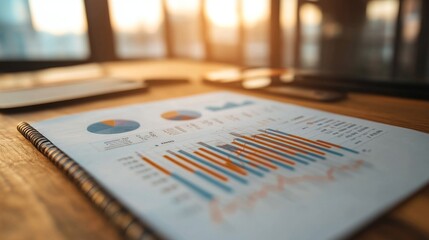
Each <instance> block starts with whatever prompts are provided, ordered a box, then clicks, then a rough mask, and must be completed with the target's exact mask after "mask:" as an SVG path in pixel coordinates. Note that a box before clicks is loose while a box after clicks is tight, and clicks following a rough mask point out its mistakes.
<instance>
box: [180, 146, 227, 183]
mask: <svg viewBox="0 0 429 240" xmlns="http://www.w3.org/2000/svg"><path fill="white" fill-rule="evenodd" d="M172 154H173V155H174V156H176V157H178V158H180V159H182V160H183V161H185V162H187V163H189V164H191V165H192V166H194V167H197V168H199V169H201V170H203V171H204V172H206V173H208V174H211V175H212V176H213V177H216V178H218V179H220V180H222V181H224V182H227V181H228V178H226V177H224V176H222V175H220V174H218V173H216V172H214V171H212V170H210V169H208V168H206V167H203V166H201V165H198V164H196V163H194V162H193V161H191V160H189V159H187V158H185V157H183V156H180V155H179V154H176V153H172Z"/></svg>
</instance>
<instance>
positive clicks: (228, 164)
mask: <svg viewBox="0 0 429 240" xmlns="http://www.w3.org/2000/svg"><path fill="white" fill-rule="evenodd" d="M194 153H195V154H196V155H198V156H200V157H201V158H204V159H205V160H207V161H210V162H212V163H214V164H217V165H219V166H221V167H224V168H227V169H228V170H231V171H234V172H236V173H238V174H241V175H244V176H246V175H247V173H246V171H244V170H243V169H241V168H239V167H236V166H235V165H234V164H232V163H230V162H226V163H220V162H218V161H216V160H214V159H213V158H211V157H209V156H207V155H205V154H202V153H200V152H198V151H195V152H194Z"/></svg>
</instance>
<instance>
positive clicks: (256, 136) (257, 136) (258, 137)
mask: <svg viewBox="0 0 429 240" xmlns="http://www.w3.org/2000/svg"><path fill="white" fill-rule="evenodd" d="M259 135H262V134H258V135H253V136H252V137H254V138H257V139H259V140H263V141H264V140H265V141H267V140H266V139H264V138H263V137H261V136H259ZM268 140H270V139H268ZM271 140H272V139H271ZM269 143H270V144H276V145H279V146H282V147H285V148H288V149H291V151H295V152H299V153H304V154H305V153H306V152H304V151H303V150H300V149H293V148H291V147H290V146H283V145H281V144H279V143H277V142H274V143H272V142H269ZM295 154H296V153H295Z"/></svg>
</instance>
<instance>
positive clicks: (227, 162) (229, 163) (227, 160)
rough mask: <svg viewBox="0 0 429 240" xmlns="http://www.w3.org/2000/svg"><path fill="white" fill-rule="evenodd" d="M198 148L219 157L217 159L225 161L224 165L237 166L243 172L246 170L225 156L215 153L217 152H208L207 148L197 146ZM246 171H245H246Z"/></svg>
mask: <svg viewBox="0 0 429 240" xmlns="http://www.w3.org/2000/svg"><path fill="white" fill-rule="evenodd" d="M199 150H201V151H203V152H205V153H207V154H210V155H212V156H215V157H216V158H219V159H222V160H224V161H225V162H226V163H225V164H226V165H227V166H230V167H233V168H238V169H240V170H242V171H244V172H246V170H245V169H244V168H242V167H240V166H238V165H235V164H234V163H232V162H231V160H229V159H228V158H226V157H223V156H221V155H219V154H217V153H214V152H210V151H209V150H207V149H205V148H199ZM246 173H247V172H246Z"/></svg>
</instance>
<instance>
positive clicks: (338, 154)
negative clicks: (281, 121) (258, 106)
mask: <svg viewBox="0 0 429 240" xmlns="http://www.w3.org/2000/svg"><path fill="white" fill-rule="evenodd" d="M268 130H270V131H273V132H276V133H280V134H282V135H284V136H288V135H289V134H287V133H284V132H280V131H277V130H273V129H270V128H269V129H268ZM267 133H268V134H271V135H274V136H279V135H277V134H275V133H271V132H267ZM294 141H297V142H299V143H301V144H304V145H307V146H310V147H312V148H317V149H319V150H321V151H324V152H327V153H331V154H334V155H337V156H341V157H342V156H344V154H342V153H339V152H335V151H332V150H330V149H326V148H323V147H319V146H316V145H314V144H311V143H307V142H303V141H301V140H299V139H295V138H294Z"/></svg>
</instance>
